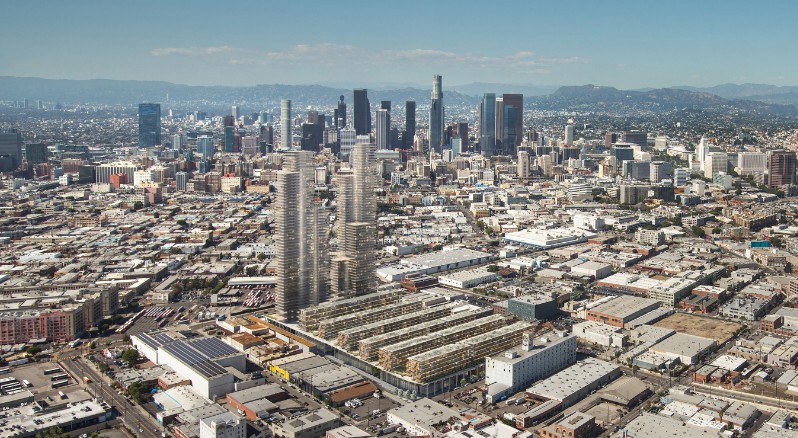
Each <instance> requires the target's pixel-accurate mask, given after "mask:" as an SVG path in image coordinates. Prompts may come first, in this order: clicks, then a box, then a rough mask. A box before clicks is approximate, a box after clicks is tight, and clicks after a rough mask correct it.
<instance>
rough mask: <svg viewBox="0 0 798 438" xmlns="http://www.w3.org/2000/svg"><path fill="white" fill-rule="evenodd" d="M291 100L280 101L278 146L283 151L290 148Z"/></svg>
mask: <svg viewBox="0 0 798 438" xmlns="http://www.w3.org/2000/svg"><path fill="white" fill-rule="evenodd" d="M291 122H292V121H291V101H290V100H288V99H282V100H281V101H280V148H281V149H282V150H284V151H288V150H291V144H292V139H291Z"/></svg>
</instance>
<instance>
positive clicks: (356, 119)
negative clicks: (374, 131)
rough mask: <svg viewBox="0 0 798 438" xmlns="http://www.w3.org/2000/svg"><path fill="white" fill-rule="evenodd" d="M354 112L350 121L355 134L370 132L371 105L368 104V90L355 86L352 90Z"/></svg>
mask: <svg viewBox="0 0 798 438" xmlns="http://www.w3.org/2000/svg"><path fill="white" fill-rule="evenodd" d="M354 106H355V109H354V114H353V116H352V123H353V125H354V126H355V132H356V133H357V135H368V134H370V133H371V105H370V104H369V90H367V89H365V88H357V89H355V91H354Z"/></svg>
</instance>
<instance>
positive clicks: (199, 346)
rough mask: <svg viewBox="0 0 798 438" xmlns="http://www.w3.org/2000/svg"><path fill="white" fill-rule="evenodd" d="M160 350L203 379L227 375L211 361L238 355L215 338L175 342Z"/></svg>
mask: <svg viewBox="0 0 798 438" xmlns="http://www.w3.org/2000/svg"><path fill="white" fill-rule="evenodd" d="M161 348H162V349H163V350H164V351H166V352H167V353H169V354H171V355H172V356H174V357H176V358H177V360H179V361H181V362H183V363H185V364H186V365H189V366H190V367H192V368H194V369H195V370H197V372H199V373H200V374H202V375H203V376H205V377H214V376H218V375H222V374H226V373H227V370H225V369H224V368H223V367H221V366H220V365H219V364H217V363H216V362H214V361H212V360H211V359H214V358H218V357H223V356H229V355H231V354H236V353H238V351H237V350H236V349H235V348H233V347H231V346H229V345H227V344H225V343H224V342H222V341H221V340H219V339H216V338H200V339H196V340H193V341H177V342H173V343H171V344H168V345H163V346H161Z"/></svg>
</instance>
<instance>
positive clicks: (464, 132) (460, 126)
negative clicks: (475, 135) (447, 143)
mask: <svg viewBox="0 0 798 438" xmlns="http://www.w3.org/2000/svg"><path fill="white" fill-rule="evenodd" d="M452 135H453V136H454V137H457V138H459V139H460V147H461V148H462V151H465V150H466V149H468V122H456V123H452ZM462 151H461V152H462Z"/></svg>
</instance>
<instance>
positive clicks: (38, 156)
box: [25, 143, 47, 164]
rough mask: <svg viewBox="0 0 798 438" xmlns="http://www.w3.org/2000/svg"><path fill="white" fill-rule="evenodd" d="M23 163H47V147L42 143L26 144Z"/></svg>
mask: <svg viewBox="0 0 798 438" xmlns="http://www.w3.org/2000/svg"><path fill="white" fill-rule="evenodd" d="M25 161H27V162H28V163H29V164H40V163H46V162H47V146H46V145H45V144H44V143H28V144H26V145H25Z"/></svg>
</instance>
